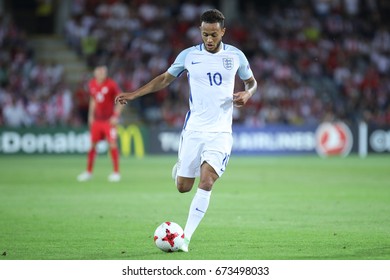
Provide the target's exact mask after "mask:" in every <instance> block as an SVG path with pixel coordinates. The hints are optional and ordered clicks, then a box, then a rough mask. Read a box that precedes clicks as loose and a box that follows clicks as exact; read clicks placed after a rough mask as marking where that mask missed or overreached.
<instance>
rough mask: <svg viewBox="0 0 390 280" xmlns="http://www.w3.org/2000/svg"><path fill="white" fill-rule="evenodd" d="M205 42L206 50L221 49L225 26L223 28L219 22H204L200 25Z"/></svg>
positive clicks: (214, 51) (213, 51)
mask: <svg viewBox="0 0 390 280" xmlns="http://www.w3.org/2000/svg"><path fill="white" fill-rule="evenodd" d="M200 32H201V35H202V40H203V43H204V45H205V47H206V50H207V51H208V52H211V53H216V52H218V51H219V48H220V46H221V42H222V37H223V35H224V34H225V28H221V26H220V24H219V23H207V22H202V24H201V26H200Z"/></svg>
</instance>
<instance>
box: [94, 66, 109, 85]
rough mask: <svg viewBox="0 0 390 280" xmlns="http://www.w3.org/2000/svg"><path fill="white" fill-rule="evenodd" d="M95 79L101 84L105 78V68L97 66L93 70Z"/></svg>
mask: <svg viewBox="0 0 390 280" xmlns="http://www.w3.org/2000/svg"><path fill="white" fill-rule="evenodd" d="M94 74H95V78H96V80H97V81H98V82H99V83H101V82H103V81H104V80H105V79H106V78H107V67H106V66H99V67H96V68H95V72H94Z"/></svg>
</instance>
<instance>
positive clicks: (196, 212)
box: [184, 189, 211, 240]
mask: <svg viewBox="0 0 390 280" xmlns="http://www.w3.org/2000/svg"><path fill="white" fill-rule="evenodd" d="M210 196H211V191H205V190H202V189H198V190H197V191H196V194H195V196H194V198H193V199H192V202H191V206H190V211H189V213H188V218H187V223H186V226H185V228H184V236H185V237H186V238H187V239H188V240H190V239H191V237H192V234H193V233H194V231H195V230H196V228H197V227H198V225H199V223H200V221H201V220H202V219H203V217H204V215H205V214H206V211H207V208H208V207H209V201H210Z"/></svg>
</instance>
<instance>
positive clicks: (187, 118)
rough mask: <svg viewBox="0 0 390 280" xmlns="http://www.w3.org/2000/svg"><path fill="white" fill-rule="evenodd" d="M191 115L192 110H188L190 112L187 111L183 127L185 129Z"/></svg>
mask: <svg viewBox="0 0 390 280" xmlns="http://www.w3.org/2000/svg"><path fill="white" fill-rule="evenodd" d="M190 116H191V110H190V111H188V112H187V114H186V118H185V120H184V125H183V129H185V128H186V126H187V123H188V120H189V119H190Z"/></svg>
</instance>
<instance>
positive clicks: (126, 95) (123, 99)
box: [115, 93, 130, 105]
mask: <svg viewBox="0 0 390 280" xmlns="http://www.w3.org/2000/svg"><path fill="white" fill-rule="evenodd" d="M129 96H130V94H129V93H121V94H119V95H118V96H117V97H115V104H118V103H120V104H122V105H125V104H127V100H129V99H130V98H129Z"/></svg>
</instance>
